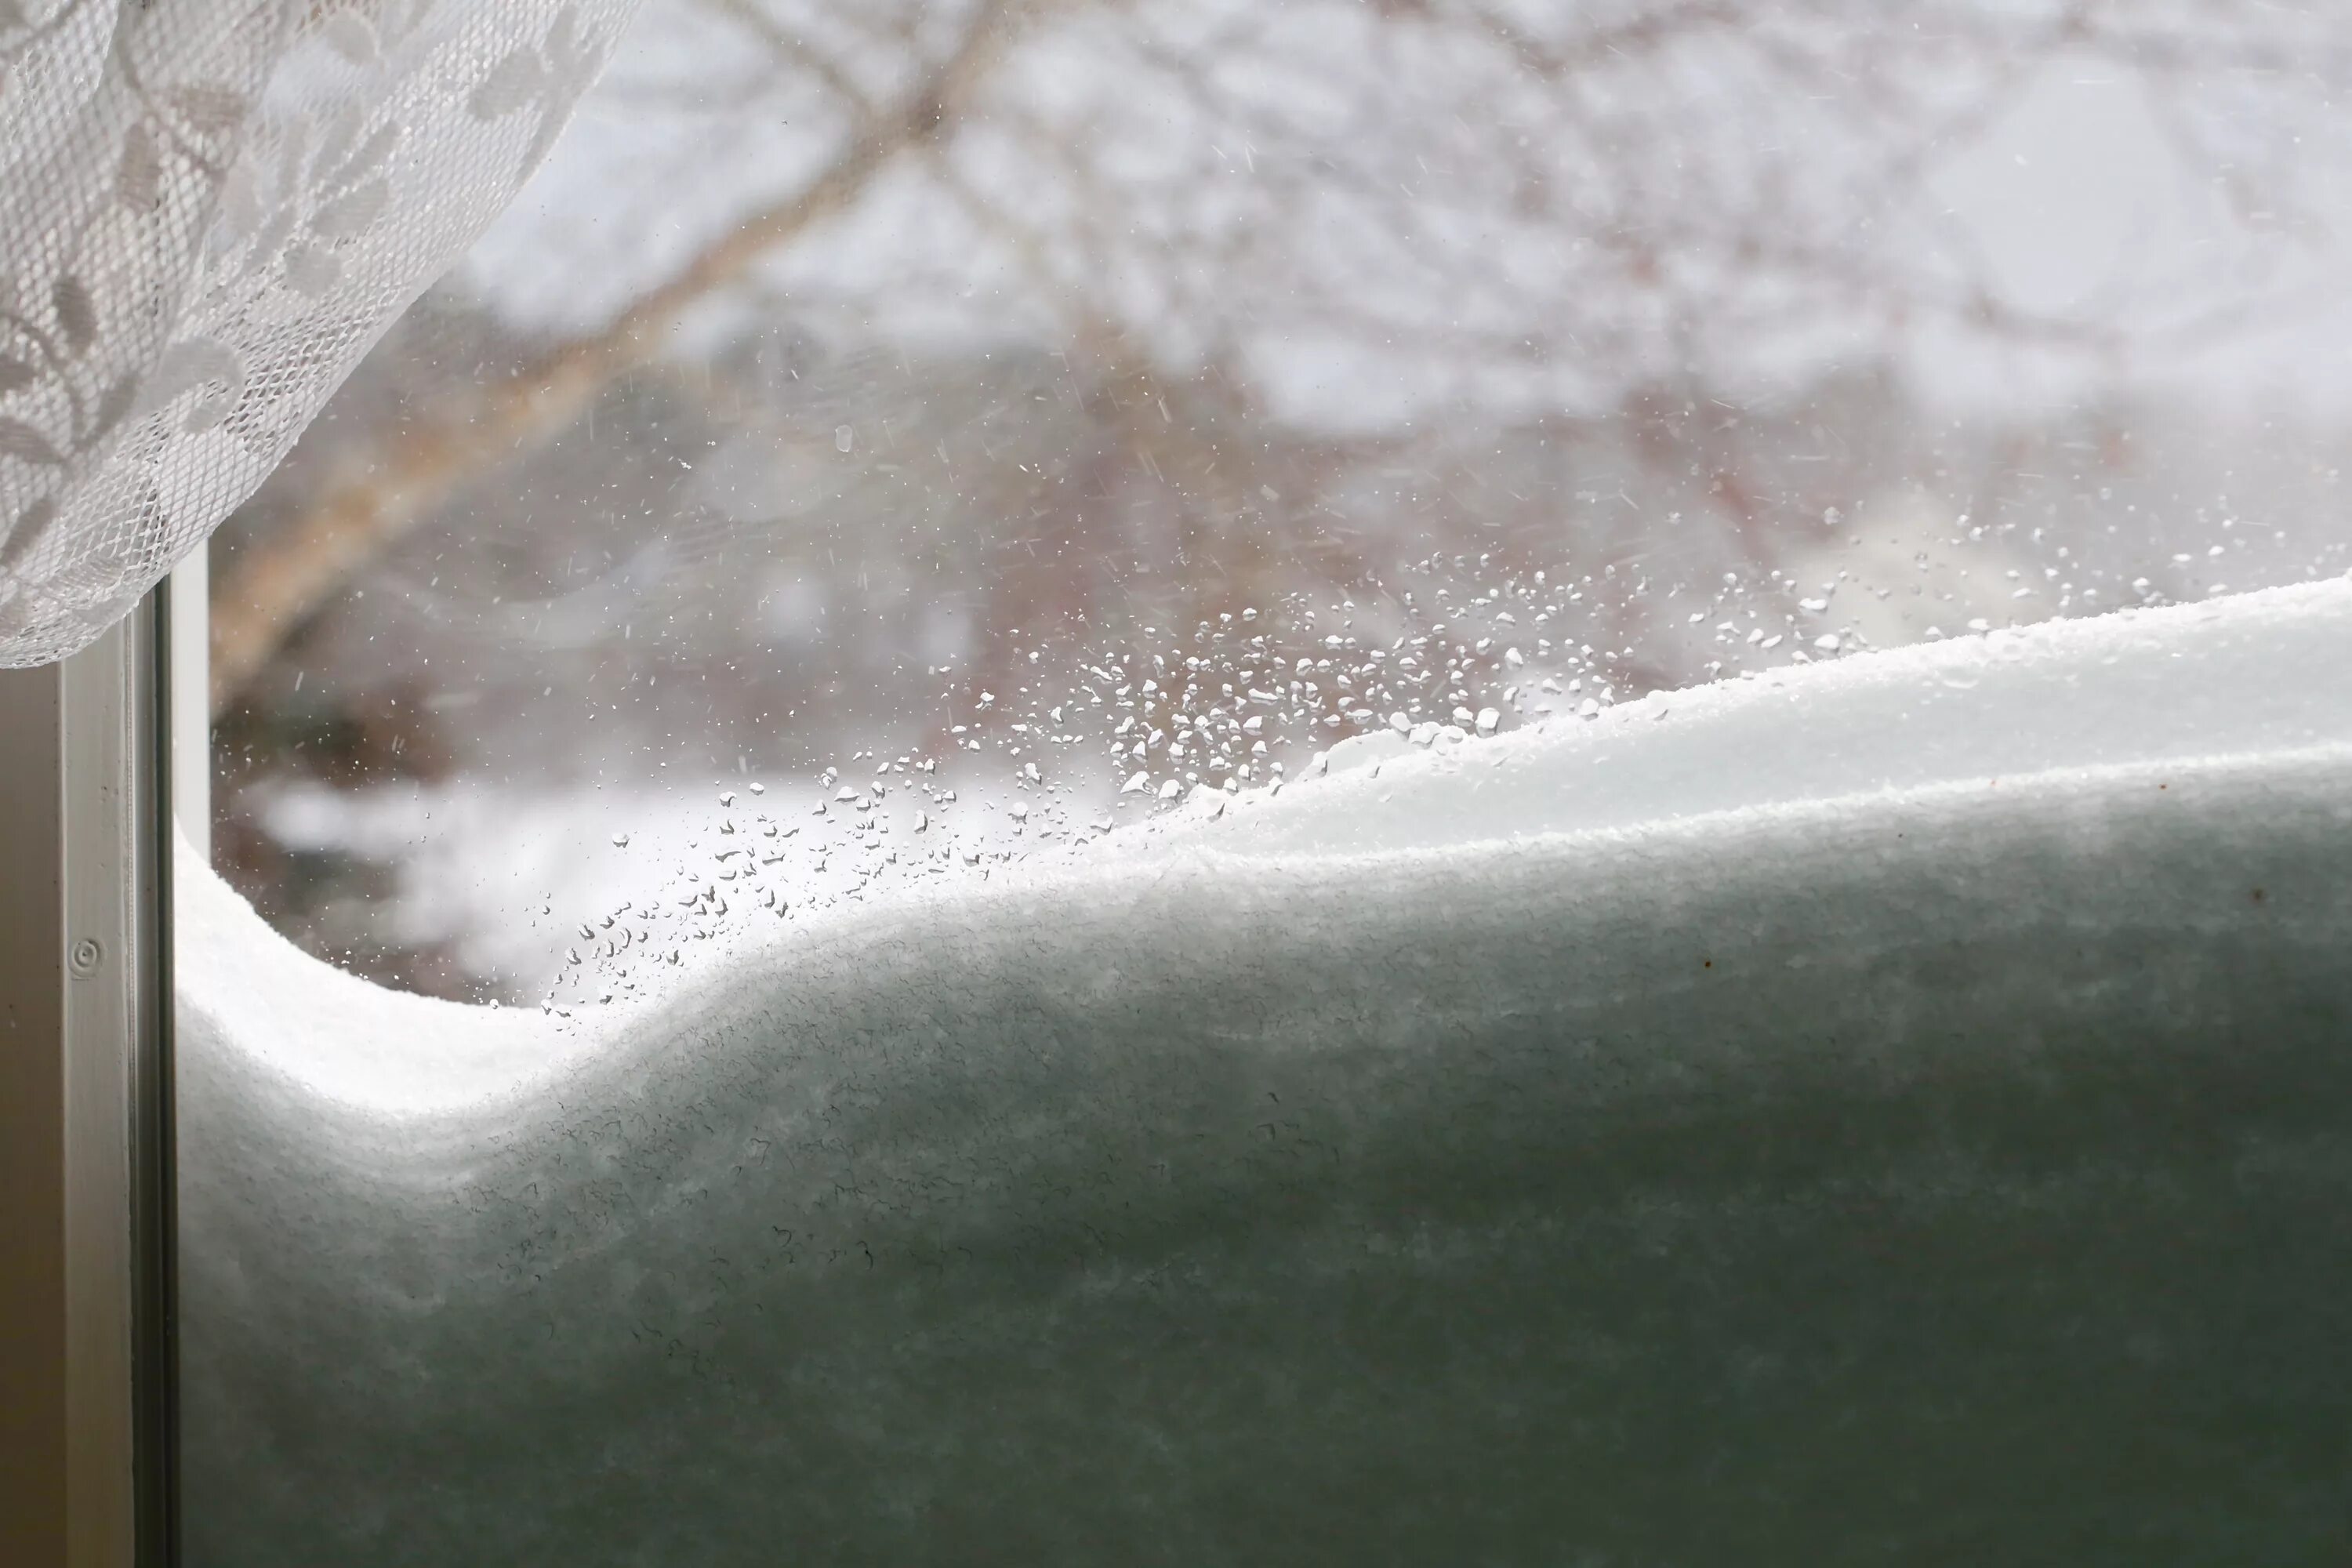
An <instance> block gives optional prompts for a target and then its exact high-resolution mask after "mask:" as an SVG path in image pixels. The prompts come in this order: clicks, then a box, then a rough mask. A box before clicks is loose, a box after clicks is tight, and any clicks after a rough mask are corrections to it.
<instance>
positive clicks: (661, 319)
mask: <svg viewBox="0 0 2352 1568" xmlns="http://www.w3.org/2000/svg"><path fill="white" fill-rule="evenodd" d="M1035 8H1036V6H1035V5H1034V4H1024V0H986V3H984V4H982V5H981V6H980V7H979V9H978V11H977V12H976V14H975V15H974V16H973V18H972V20H971V23H970V25H969V26H967V27H966V28H965V30H964V32H963V34H962V36H961V38H960V39H959V41H958V43H957V45H956V46H955V47H954V48H953V49H952V50H951V51H950V53H949V54H948V55H947V57H946V58H943V59H942V60H941V61H940V63H939V64H938V65H937V66H936V67H934V68H932V69H931V70H930V71H929V72H928V73H927V74H926V75H925V77H924V78H923V79H922V80H921V82H920V84H919V87H918V88H917V89H915V90H914V91H912V92H909V93H908V94H907V95H905V96H904V97H903V98H902V99H901V100H899V101H898V102H897V103H896V104H894V105H892V106H890V107H889V109H888V110H887V111H886V112H883V113H880V114H878V115H877V116H876V117H874V118H872V119H870V120H869V121H867V123H866V124H865V125H864V126H863V127H862V128H861V129H860V130H859V132H857V133H856V136H855V137H854V138H853V140H852V141H851V142H850V144H849V145H848V147H847V148H845V150H844V152H843V153H842V155H841V156H840V157H839V158H838V159H836V160H835V162H834V163H832V165H830V166H829V167H828V168H827V169H826V170H825V171H824V173H823V174H820V175H818V176H817V178H816V179H815V180H814V181H813V182H811V183H810V184H808V185H806V186H804V187H803V189H801V190H800V191H799V192H797V193H795V194H794V195H792V196H791V197H789V198H788V199H786V200H784V201H782V202H779V203H777V204H775V205H772V206H770V207H768V208H766V209H765V210H763V211H761V212H759V213H755V214H754V215H752V216H751V217H749V218H748V219H746V220H744V221H743V222H741V223H740V224H738V225H736V226H734V227H733V228H731V229H730V230H729V232H728V233H727V235H726V237H724V238H722V239H720V240H719V242H718V243H717V244H715V245H712V246H711V247H709V248H708V249H706V250H704V251H703V252H702V253H701V254H700V255H698V256H697V257H696V258H694V259H693V261H691V262H690V263H688V265H687V266H686V268H684V269H682V270H681V271H680V272H679V273H678V274H677V276H676V277H674V278H673V279H670V280H669V281H668V282H667V283H665V284H664V285H662V286H661V287H660V288H658V289H654V290H653V291H652V292H650V293H648V294H646V296H645V297H644V298H643V299H641V300H638V301H637V302H636V303H635V305H633V306H631V307H630V308H629V309H628V310H626V311H625V312H624V313H623V314H622V315H621V316H620V317H619V318H618V319H617V320H615V321H614V322H613V323H612V325H610V326H609V327H607V328H606V329H605V330H604V331H601V332H598V333H596V334H595V335H594V336H593V337H588V338H583V339H581V340H579V341H577V342H571V343H567V344H565V345H564V346H563V347H562V348H561V349H559V350H557V351H556V352H555V353H552V354H551V355H549V356H548V357H547V358H545V359H544V360H542V361H541V362H540V363H537V364H535V365H533V366H531V367H530V368H529V369H527V370H525V371H523V372H521V373H520V374H516V375H514V376H512V377H510V378H509V379H508V380H506V381H504V382H501V383H500V384H497V385H495V386H492V387H489V388H487V389H485V390H484V391H483V392H482V393H480V394H479V395H478V396H477V397H475V398H473V399H471V400H468V401H467V403H466V404H465V405H463V406H461V407H459V408H457V409H454V410H452V411H450V412H449V413H448V414H446V415H445V416H442V417H441V418H439V419H437V420H436V421H435V422H433V423H432V424H431V425H429V426H425V427H424V428H421V429H411V430H409V431H407V432H405V433H404V434H402V435H401V436H399V437H397V438H394V439H390V440H387V441H385V442H383V443H379V444H378V445H377V446H375V447H373V449H372V450H370V451H369V452H367V453H366V454H365V455H364V456H363V457H362V458H360V459H358V460H355V461H354V462H353V463H352V465H351V467H350V469H349V470H347V472H348V475H349V477H347V478H345V479H342V480H341V482H338V483H335V484H333V485H331V487H330V488H329V489H327V491H326V493H325V494H324V495H322V496H321V497H320V499H319V500H318V502H317V503H316V504H315V505H314V506H312V507H311V508H310V510H308V511H306V512H305V513H304V514H303V515H302V516H300V517H299V518H298V519H297V520H296V521H294V522H293V524H292V525H291V526H289V528H287V529H286V530H285V531H283V532H282V533H279V534H278V535H276V536H274V537H272V538H270V539H268V540H267V541H265V542H261V543H259V544H257V546H256V547H255V548H254V549H253V550H252V551H251V552H250V553H248V554H247V556H246V557H245V558H244V559H243V560H241V561H240V562H239V563H238V564H237V566H236V569H235V571H234V572H233V573H232V574H229V575H228V576H227V577H226V579H225V580H224V581H223V583H222V584H221V585H220V588H219V589H218V591H217V592H216V593H215V595H214V611H213V617H212V706H213V710H214V711H215V712H218V711H220V710H222V709H223V708H224V707H225V706H226V704H227V703H228V701H229V700H231V699H232V698H234V697H235V696H236V694H237V693H238V692H239V691H240V690H242V689H244V687H245V686H246V684H247V682H248V681H250V680H251V679H253V678H254V676H255V675H256V674H257V673H258V672H259V671H260V670H261V668H263V667H264V666H265V665H267V664H268V661H269V659H270V658H271V656H272V655H273V654H275V653H276V652H277V650H278V647H279V646H280V645H281V644H282V643H283V642H284V641H285V640H286V638H287V637H289V636H291V635H292V633H293V632H294V630H295V629H296V628H297V627H299V626H300V625H301V624H302V623H303V622H304V621H305V620H307V619H308V618H309V617H310V616H311V615H312V614H313V613H314V612H315V611H316V610H317V609H318V607H319V606H320V605H321V604H323V603H325V602H326V601H327V600H328V599H329V598H330V597H331V596H332V595H335V594H336V593H337V592H339V591H340V590H341V588H342V587H343V585H344V584H347V583H349V582H350V581H351V580H352V576H353V575H354V574H356V573H357V572H358V571H359V570H360V569H361V568H362V567H363V566H365V565H366V564H367V563H369V562H370V561H373V560H374V559H375V558H376V557H377V556H379V555H381V554H382V553H383V551H384V550H385V549H386V548H388V547H389V546H390V545H391V544H392V542H394V541H395V540H397V539H399V538H400V537H401V536H402V535H404V534H405V533H406V532H407V531H409V530H410V529H412V528H414V527H415V526H416V525H417V524H418V523H419V522H420V521H423V520H425V518H427V517H429V516H431V515H432V513H433V512H434V511H435V510H436V509H437V508H439V507H440V506H441V505H443V504H444V503H446V501H447V500H450V499H451V498H452V497H453V496H455V495H456V494H457V492H458V491H459V490H460V489H462V488H463V487H464V486H465V485H466V484H467V482H468V481H469V480H471V479H474V478H476V477H477V476H478V475H480V474H482V473H483V472H485V471H487V470H488V469H489V468H492V467H493V466H495V465H496V464H498V463H499V462H500V461H503V460H504V459H506V458H509V457H511V456H512V455H513V454H514V453H515V452H516V451H517V450H518V449H520V448H523V447H532V446H536V445H538V444H540V443H542V442H544V441H547V440H549V439H551V437H554V436H556V435H558V434H560V433H561V432H562V431H563V430H564V429H566V428H568V427H570V426H571V425H572V423H573V422H574V421H576V420H577V419H578V418H580V416H582V415H583V413H584V412H585V411H586V410H587V408H588V407H589V405H591V404H592V403H593V402H594V400H595V398H596V397H597V395H599V394H600V393H601V392H602V391H603V390H604V388H605V387H606V386H607V385H609V384H611V383H612V382H613V381H614V379H615V378H617V377H619V376H620V375H622V374H625V373H626V372H627V371H629V370H631V369H632V368H634V367H635V366H637V365H639V364H642V363H646V361H647V360H649V359H651V358H653V357H654V356H655V355H656V354H657V353H659V352H660V350H661V347H662V344H663V342H664V341H665V339H666V338H667V334H668V333H669V331H670V330H671V329H672V328H673V327H675V326H676V324H677V321H679V319H680V318H681V317H683V316H684V315H685V314H686V312H687V311H688V310H689V309H691V308H692V307H693V306H694V305H696V304H698V303H699V302H700V301H702V300H706V299H708V298H709V297H710V296H711V295H712V294H714V293H716V292H717V291H719V289H723V288H725V287H726V286H728V285H729V284H730V283H733V282H735V281H736V280H737V279H740V278H741V277H743V276H744V274H746V273H747V272H749V271H750V270H751V268H754V267H755V266H757V265H758V263H759V262H760V261H761V259H763V258H766V257H767V256H769V255H770V254H772V252H773V251H774V250H775V249H776V248H777V247H780V246H782V245H783V244H785V243H787V242H788V241H790V240H792V239H793V238H795V237H798V236H800V235H802V234H803V233H805V232H806V231H807V230H809V229H810V228H812V227H814V226H815V225H817V224H819V223H822V222H824V220H826V219H828V218H831V217H833V216H835V215H837V214H839V213H841V212H842V211H844V210H845V208H847V207H848V206H849V205H851V204H852V203H854V202H855V201H856V198H857V197H858V196H859V195H860V194H861V193H863V192H864V191H865V190H866V186H867V185H868V184H869V183H870V182H871V181H872V180H873V178H874V176H875V174H877V172H878V171H879V170H880V169H881V168H883V167H884V166H885V165H886V164H887V163H890V162H891V161H892V160H893V159H895V158H896V157H897V156H898V154H899V153H902V152H904V151H906V150H907V149H908V148H910V147H915V146H919V145H920V144H922V143H923V142H927V141H929V140H930V139H931V138H933V137H935V136H936V135H938V134H939V132H940V128H941V127H942V126H943V125H944V124H946V123H947V122H948V121H950V119H951V118H952V117H953V116H954V115H955V114H956V113H957V112H958V111H959V110H960V109H961V106H962V103H963V100H964V99H965V98H966V96H967V95H968V94H969V93H970V92H971V89H972V88H973V86H974V84H975V83H976V82H977V81H978V80H979V79H981V78H982V77H984V76H985V74H986V72H987V70H988V68H989V67H990V66H991V65H992V63H993V62H994V61H995V59H996V58H998V56H999V54H1000V53H1001V51H1002V49H1003V46H1004V43H1005V41H1006V39H1007V37H1009V36H1010V34H1011V33H1012V32H1013V26H1014V22H1015V14H1016V12H1019V11H1024V10H1034V9H1035Z"/></svg>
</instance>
